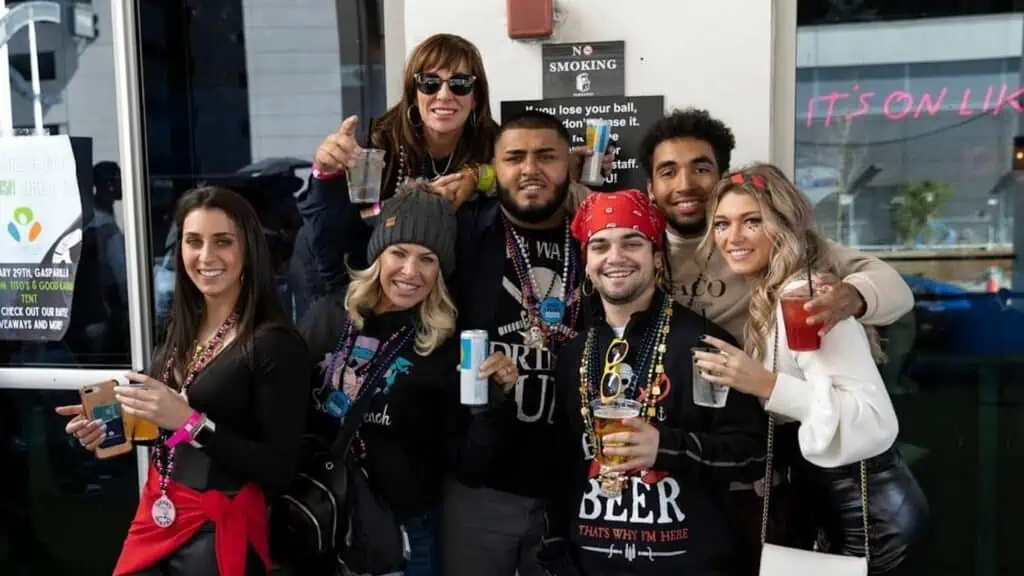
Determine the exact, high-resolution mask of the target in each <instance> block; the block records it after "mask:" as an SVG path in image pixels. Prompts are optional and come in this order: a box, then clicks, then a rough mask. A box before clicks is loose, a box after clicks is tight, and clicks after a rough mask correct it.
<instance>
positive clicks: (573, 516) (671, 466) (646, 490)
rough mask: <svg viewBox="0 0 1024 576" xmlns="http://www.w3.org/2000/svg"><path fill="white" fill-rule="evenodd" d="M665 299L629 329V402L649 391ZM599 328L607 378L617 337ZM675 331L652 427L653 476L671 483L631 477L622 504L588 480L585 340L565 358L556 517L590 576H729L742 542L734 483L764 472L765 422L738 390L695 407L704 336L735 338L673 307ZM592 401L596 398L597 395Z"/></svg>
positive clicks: (600, 323) (600, 324) (599, 323)
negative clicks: (650, 354) (653, 336)
mask: <svg viewBox="0 0 1024 576" xmlns="http://www.w3.org/2000/svg"><path fill="white" fill-rule="evenodd" d="M664 298H665V296H664V294H662V293H660V292H659V293H657V294H656V296H655V298H654V300H653V302H652V304H651V306H650V308H649V309H648V310H646V311H644V312H640V313H637V314H634V315H633V317H632V318H631V319H630V321H629V324H628V325H627V326H626V327H625V332H624V335H625V339H626V340H627V341H628V342H629V352H628V354H627V357H626V360H625V362H624V366H622V367H620V370H621V372H620V373H621V374H623V375H626V376H629V375H630V374H631V378H630V380H631V382H632V383H633V384H637V386H636V387H635V388H633V392H627V396H628V397H633V394H635V391H636V390H637V389H643V388H646V386H647V385H648V383H647V371H646V368H645V367H644V366H641V365H640V363H641V360H640V357H641V356H642V354H643V350H644V341H645V333H646V332H647V331H648V328H649V327H650V326H652V325H654V323H656V322H657V321H658V317H659V312H660V310H661V303H662V302H663V301H664ZM593 326H595V328H594V329H595V330H596V338H595V340H594V348H596V350H597V351H598V353H597V355H596V356H597V362H598V366H597V368H598V370H597V373H598V375H600V373H601V368H602V367H603V362H604V358H605V351H606V350H607V348H608V345H609V343H610V342H611V340H612V338H614V337H615V334H614V332H613V330H612V328H611V327H609V326H608V325H607V323H606V322H605V321H604V320H603V319H601V318H597V319H595V323H594V324H593ZM670 330H671V331H670V333H669V335H668V340H667V343H666V344H667V351H666V353H665V357H664V367H665V374H666V375H667V377H668V384H663V386H662V388H663V389H662V393H663V394H664V395H665V396H664V398H663V400H661V401H660V402H658V404H657V412H656V416H655V418H654V419H652V421H651V422H652V424H654V425H655V427H656V428H657V429H658V431H659V432H660V440H659V446H658V456H657V459H656V462H655V465H654V471H656V472H660V473H666V474H667V476H665V477H664V478H662V479H660V480H658V481H657V482H655V483H653V484H646V483H645V482H643V481H642V480H641V479H640V478H639V477H632V478H630V479H629V480H628V481H627V483H626V486H625V489H624V490H623V493H622V498H621V500H613V499H608V498H607V497H605V496H603V495H602V494H601V493H600V489H599V483H598V480H597V479H596V478H591V477H590V472H591V466H592V463H593V451H594V449H593V447H592V446H590V445H589V441H588V439H587V438H586V436H585V433H584V426H583V419H582V416H581V414H580V410H581V408H582V403H581V400H580V372H579V370H580V365H581V359H582V355H583V353H584V342H585V339H586V332H584V333H582V334H580V335H579V336H578V337H577V338H576V339H575V340H574V341H573V342H572V343H570V344H569V345H568V346H567V347H566V349H565V350H564V351H563V352H562V354H560V355H559V361H558V366H557V376H556V378H557V381H558V382H559V384H560V385H559V387H558V389H559V392H560V400H559V402H558V403H557V405H558V406H560V407H561V411H560V419H559V423H560V430H559V433H558V434H559V436H558V439H559V441H560V446H561V449H560V452H559V453H560V458H559V460H560V462H561V463H562V466H561V467H556V468H555V470H556V472H555V474H556V476H555V477H554V478H553V480H554V483H555V492H556V493H557V494H559V495H558V496H557V497H556V498H555V500H554V502H553V503H552V507H551V518H550V519H551V521H552V525H551V526H552V529H553V530H554V531H555V532H558V531H561V534H560V536H562V537H563V538H567V540H568V542H569V549H570V550H571V551H572V553H573V555H574V556H575V558H576V560H577V562H578V565H579V567H581V568H582V571H583V573H584V574H587V575H588V576H605V575H613V574H614V575H616V576H619V575H627V574H628V575H634V574H635V575H641V574H695V575H703V574H713V573H719V572H723V573H724V572H727V571H728V570H729V569H730V566H731V564H732V561H733V560H732V555H733V552H732V549H733V543H734V542H735V531H734V526H733V522H732V518H731V513H730V508H729V504H728V500H727V498H728V489H729V482H730V481H743V482H752V481H754V480H756V479H758V478H760V477H761V476H763V474H764V453H765V432H766V418H765V414H764V410H762V409H761V406H760V403H759V402H758V401H757V400H756V399H755V398H753V397H752V396H748V395H746V394H742V393H739V392H737V391H736V390H731V391H730V392H729V398H728V402H727V403H726V406H725V407H724V408H721V409H713V408H703V407H699V406H696V405H695V404H694V403H693V384H692V355H691V349H692V348H694V347H696V346H699V345H701V342H700V340H699V338H700V337H701V336H702V335H703V334H704V333H705V332H706V333H708V334H710V335H712V336H715V337H717V338H721V339H722V340H725V341H727V342H731V343H734V342H735V340H734V339H733V338H732V337H731V336H729V335H728V334H727V333H726V332H725V330H723V329H722V328H721V327H719V326H717V325H715V324H708V325H707V326H706V330H705V326H704V324H703V322H702V319H701V317H700V316H698V315H696V314H695V313H694V312H692V311H691V310H689V309H687V308H684V307H682V306H680V305H678V304H674V305H673V317H672V322H671V324H670ZM626 366H628V367H629V368H630V369H629V370H626ZM641 371H642V372H643V373H641ZM594 385H595V386H596V385H597V383H594ZM665 388H668V389H667V390H665ZM591 397H592V398H597V397H598V392H597V391H596V388H594V391H593V392H592V393H591ZM553 536H559V534H553Z"/></svg>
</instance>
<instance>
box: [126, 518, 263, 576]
mask: <svg viewBox="0 0 1024 576" xmlns="http://www.w3.org/2000/svg"><path fill="white" fill-rule="evenodd" d="M219 574H220V571H218V569H217V552H216V550H215V548H214V537H213V525H212V524H207V525H206V526H204V527H202V528H200V529H199V532H196V534H195V536H193V537H192V538H191V539H190V540H189V541H188V542H186V543H185V545H184V546H182V547H181V548H178V549H177V550H175V551H174V553H173V554H171V555H170V556H169V557H167V558H164V559H163V560H161V561H160V562H159V563H158V564H156V565H154V566H151V567H149V568H147V569H145V570H143V571H142V572H137V573H135V574H134V576H219ZM245 576H267V571H266V569H265V568H264V566H263V560H261V559H260V557H259V555H258V554H256V551H255V550H253V549H252V548H249V549H248V552H247V554H246V557H245Z"/></svg>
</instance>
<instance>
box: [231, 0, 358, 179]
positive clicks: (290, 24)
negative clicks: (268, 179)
mask: <svg viewBox="0 0 1024 576" xmlns="http://www.w3.org/2000/svg"><path fill="white" fill-rule="evenodd" d="M242 4H243V17H244V23H245V56H246V68H247V71H248V74H249V79H248V80H249V118H250V129H251V134H252V158H253V160H254V161H255V160H260V159H262V158H267V157H271V156H299V157H302V158H304V157H311V156H312V154H313V152H314V151H315V150H316V148H317V146H318V145H319V144H320V142H321V140H323V138H324V135H326V134H328V133H330V132H331V131H333V130H335V129H337V127H338V125H339V124H340V123H341V120H342V118H341V114H342V108H341V101H342V97H341V93H342V91H341V87H342V75H341V74H342V72H341V58H340V47H339V45H338V38H339V34H338V14H337V7H336V5H337V3H336V2H335V1H334V0H288V1H282V0H243V3H242Z"/></svg>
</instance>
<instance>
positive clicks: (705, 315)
mask: <svg viewBox="0 0 1024 576" xmlns="http://www.w3.org/2000/svg"><path fill="white" fill-rule="evenodd" d="M700 315H701V318H703V319H704V335H705V336H706V335H707V333H708V309H707V308H701V309H700Z"/></svg>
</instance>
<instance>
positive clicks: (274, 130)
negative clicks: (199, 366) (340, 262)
mask: <svg viewBox="0 0 1024 576" xmlns="http://www.w3.org/2000/svg"><path fill="white" fill-rule="evenodd" d="M242 7H243V3H242V2H241V1H239V0H215V1H211V2H201V3H192V4H191V5H181V4H180V3H167V2H158V1H155V0H143V1H142V2H141V3H140V5H139V10H140V13H139V19H140V23H141V27H142V34H141V38H142V60H143V66H142V84H143V98H144V100H145V104H146V105H145V110H146V147H147V151H148V155H147V157H148V160H149V166H148V168H149V186H150V188H149V193H150V208H151V214H150V217H151V231H152V242H151V246H152V248H153V253H152V261H153V279H154V292H155V299H154V300H155V308H156V310H155V314H156V318H157V327H158V329H159V325H160V323H162V321H163V319H165V318H166V314H167V312H168V311H169V309H170V301H171V296H172V293H173V287H174V265H175V264H174V263H175V258H174V255H173V254H172V253H171V251H170V248H171V247H172V246H173V245H174V241H175V234H176V231H175V230H174V229H173V226H172V224H173V223H172V219H173V210H174V204H175V202H176V201H177V199H178V198H180V197H181V195H182V194H183V193H184V192H185V191H186V190H188V189H190V188H192V187H194V186H197V185H199V184H209V185H218V186H225V187H228V188H232V189H234V190H236V191H238V192H240V193H241V194H242V195H243V196H245V197H246V198H248V199H249V200H250V201H251V202H252V203H253V206H254V207H255V208H256V210H257V212H258V213H259V215H260V219H261V220H262V221H263V223H264V230H265V235H266V238H267V241H268V243H269V244H270V248H271V252H272V255H273V257H274V262H275V265H276V266H277V275H278V286H279V289H280V294H281V299H282V303H283V304H284V305H285V309H286V310H290V311H292V314H293V315H294V316H295V317H298V316H300V315H301V314H302V313H303V312H304V311H305V309H306V308H307V307H308V305H309V303H310V301H311V300H312V299H313V298H315V297H317V296H318V295H319V294H320V293H321V292H322V287H320V286H319V285H318V284H319V279H318V277H317V275H316V273H315V264H314V263H313V261H312V252H311V250H310V249H309V246H308V241H307V240H306V237H305V233H304V232H303V231H302V230H301V229H300V226H301V224H302V222H301V219H300V218H299V216H298V212H297V210H296V207H295V200H294V197H295V195H296V194H298V193H300V192H301V191H302V190H303V189H304V188H305V186H306V182H307V179H308V177H309V173H310V168H311V166H310V163H311V157H312V154H313V152H314V151H315V150H316V148H317V146H319V144H320V142H321V140H323V138H324V137H325V136H326V135H327V134H328V133H330V132H331V131H333V130H335V129H336V128H337V126H338V125H340V123H341V121H342V119H343V118H345V117H346V116H348V115H351V114H358V115H360V116H361V117H363V118H372V117H374V116H376V115H379V114H380V113H381V112H383V110H384V109H385V108H386V101H385V98H384V90H385V79H384V42H383V18H382V16H381V15H382V3H381V2H380V0H341V1H338V2H324V3H319V4H317V5H316V7H314V8H311V7H310V6H308V5H303V6H302V7H293V6H291V5H290V4H288V3H283V2H260V3H247V4H245V17H244V18H243V17H242ZM311 9H312V10H313V12H310V10H311ZM368 125H369V122H363V123H361V126H362V127H363V128H365V127H366V126H368Z"/></svg>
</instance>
